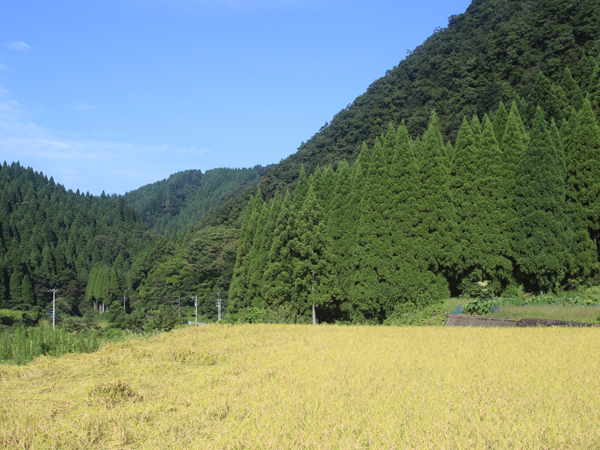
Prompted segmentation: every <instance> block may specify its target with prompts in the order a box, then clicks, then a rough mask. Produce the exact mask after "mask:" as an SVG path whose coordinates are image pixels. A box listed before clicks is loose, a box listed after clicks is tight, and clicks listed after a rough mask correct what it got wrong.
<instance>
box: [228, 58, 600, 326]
mask: <svg viewBox="0 0 600 450" xmlns="http://www.w3.org/2000/svg"><path fill="white" fill-rule="evenodd" d="M594 64H596V62H594ZM599 72H600V70H599V67H598V66H595V69H594V73H595V74H596V75H595V77H596V80H594V81H592V84H591V85H590V89H589V90H588V94H587V96H586V98H585V100H584V101H583V105H582V107H581V108H580V109H579V110H576V109H575V105H576V104H577V103H578V102H579V100H580V98H579V97H580V96H579V95H576V96H574V97H566V99H567V100H568V101H567V103H565V104H564V105H562V106H563V109H562V110H561V109H557V110H556V111H554V114H559V115H560V116H563V112H564V115H565V116H568V120H567V119H565V118H563V119H561V122H560V124H561V126H560V132H559V130H558V127H557V125H556V122H555V117H553V116H552V114H551V113H549V112H548V111H549V110H551V108H552V107H553V106H554V105H555V104H560V102H559V101H557V99H556V98H555V97H554V96H553V95H552V92H553V90H554V88H555V87H552V86H551V88H550V90H549V91H548V92H547V94H548V96H546V97H545V100H544V101H542V102H539V103H538V104H537V105H534V108H535V109H534V111H535V112H534V116H533V119H532V121H531V127H529V126H525V125H524V123H523V120H522V117H521V114H520V111H519V106H518V102H517V101H513V102H512V103H511V106H510V113H508V112H507V110H506V108H505V107H504V104H503V103H500V105H499V107H498V110H497V111H496V114H495V115H494V116H493V117H494V118H493V120H492V119H490V116H488V115H487V114H484V116H483V120H482V121H480V120H479V118H478V116H477V115H474V116H473V117H472V119H471V120H470V121H469V120H467V119H466V118H465V119H463V122H462V125H461V127H460V130H459V133H458V137H457V140H456V143H455V145H454V146H445V145H444V144H443V140H442V135H441V132H440V123H439V120H438V117H437V115H436V113H435V112H433V113H432V114H431V116H430V120H429V125H428V128H427V130H426V131H425V133H424V134H423V135H422V136H419V137H418V138H417V139H415V140H413V139H411V137H410V136H409V133H408V129H407V127H406V125H405V124H404V123H401V124H400V126H399V127H396V126H394V125H392V124H390V125H389V127H388V129H387V132H386V133H385V134H384V135H382V136H381V138H377V139H376V140H375V143H374V145H373V147H372V148H369V147H368V146H366V145H365V146H363V147H362V151H361V153H360V156H359V158H358V160H357V162H356V163H355V164H354V165H353V166H352V167H349V165H348V164H347V163H346V162H341V163H340V164H339V165H338V168H337V170H336V171H335V172H334V171H333V170H332V168H331V166H328V167H327V168H326V169H325V170H321V169H320V168H317V169H316V171H315V172H314V173H313V174H312V175H311V177H310V178H307V176H306V173H305V171H304V169H301V171H300V176H299V178H298V184H297V186H296V191H295V194H294V197H293V198H291V197H290V195H289V193H286V195H285V196H284V197H283V198H282V197H281V196H280V195H276V196H275V197H274V198H273V199H272V200H271V201H270V202H268V203H266V202H265V201H264V200H263V195H262V193H261V191H258V192H257V194H256V195H255V196H254V197H252V199H251V200H250V202H249V204H248V207H247V209H246V213H245V218H244V222H243V226H242V229H241V233H240V241H239V246H238V254H237V259H236V265H235V269H234V276H233V280H232V283H231V290H230V292H229V296H230V309H231V311H233V312H237V311H240V310H243V309H248V308H263V309H264V308H267V309H268V308H279V307H281V306H283V305H285V306H287V307H288V308H290V309H291V312H292V313H294V314H295V315H297V316H298V317H300V318H302V317H304V318H305V320H307V319H308V318H309V317H310V316H311V315H312V310H313V309H314V307H315V306H316V309H317V311H318V314H319V318H320V320H326V321H335V320H351V321H355V322H356V321H358V322H362V321H365V320H366V321H376V322H382V321H385V320H386V319H388V318H390V317H393V316H394V314H396V313H397V311H398V308H399V307H400V306H402V305H404V304H407V303H409V304H411V305H416V306H426V305H428V304H431V303H432V302H435V301H437V300H439V299H443V298H447V297H449V296H450V295H451V293H455V294H456V293H459V292H460V290H461V288H464V286H465V284H468V283H475V282H485V283H486V286H487V289H489V290H490V291H491V292H493V293H494V294H496V295H500V294H502V293H505V294H509V295H510V292H511V291H512V292H515V291H518V290H519V289H520V288H519V287H518V285H522V286H523V287H524V288H525V289H526V290H527V291H529V292H531V291H534V292H537V291H551V290H553V289H557V288H559V287H560V286H564V285H566V284H567V283H569V281H570V280H571V281H576V282H577V283H580V282H582V281H583V282H584V283H585V282H589V281H591V280H592V279H593V278H597V277H598V262H599V255H598V245H597V242H598V237H599V235H600V127H599V125H598V120H597V116H596V114H595V113H594V107H593V106H592V105H593V100H592V99H596V98H598V99H600V77H599V76H598V75H599ZM544 80H545V78H544V76H543V75H542V74H540V76H539V78H538V82H537V83H536V85H535V87H534V90H535V91H537V90H538V89H539V88H540V86H547V85H548V84H547V83H546V81H544ZM572 80H573V79H572V78H570V75H569V72H568V70H566V71H565V77H564V79H563V85H571V84H572ZM576 92H577V91H576ZM538 94H539V93H538ZM530 105H531V103H530V104H528V105H526V106H525V108H526V109H529V107H530ZM597 106H598V103H596V107H597ZM544 108H545V110H544ZM313 305H314V306H313Z"/></svg>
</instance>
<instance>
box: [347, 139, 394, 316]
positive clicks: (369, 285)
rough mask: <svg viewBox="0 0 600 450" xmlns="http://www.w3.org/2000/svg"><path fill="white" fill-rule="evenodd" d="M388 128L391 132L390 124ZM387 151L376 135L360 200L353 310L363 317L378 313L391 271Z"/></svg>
mask: <svg viewBox="0 0 600 450" xmlns="http://www.w3.org/2000/svg"><path fill="white" fill-rule="evenodd" d="M390 132H391V133H393V134H394V135H395V130H394V129H393V128H391V130H390ZM390 140H391V139H390ZM394 140H395V137H394ZM390 154H391V151H389V150H388V149H386V148H385V147H384V146H383V145H382V144H381V141H379V139H376V140H375V145H374V147H373V153H372V155H371V161H370V163H369V168H368V170H367V172H366V176H365V186H364V191H363V196H362V199H361V203H360V208H361V209H360V211H361V214H360V224H359V228H358V237H357V258H358V259H357V264H358V265H357V271H356V279H355V290H354V299H355V308H356V310H357V311H358V312H360V313H361V314H363V315H364V316H365V317H367V318H379V317H380V316H381V314H382V311H381V302H380V301H381V296H380V295H379V290H380V287H381V286H380V285H389V283H390V278H391V275H392V273H391V267H390V264H389V263H390V258H389V253H388V251H389V249H390V247H391V234H390V232H391V226H392V221H391V210H392V208H393V204H392V199H391V196H390V188H389V176H388V174H389V165H388V164H387V160H388V156H389V155H390Z"/></svg>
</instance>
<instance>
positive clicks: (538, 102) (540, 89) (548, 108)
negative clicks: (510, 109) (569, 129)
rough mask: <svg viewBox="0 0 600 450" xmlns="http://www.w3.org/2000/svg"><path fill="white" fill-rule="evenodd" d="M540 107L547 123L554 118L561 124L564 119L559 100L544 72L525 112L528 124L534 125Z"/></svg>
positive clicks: (540, 74)
mask: <svg viewBox="0 0 600 450" xmlns="http://www.w3.org/2000/svg"><path fill="white" fill-rule="evenodd" d="M538 107H540V108H542V111H543V112H544V118H545V119H546V120H547V121H550V119H551V118H554V120H557V121H559V123H560V122H561V121H562V119H563V117H564V116H563V113H562V110H561V109H560V105H559V102H558V99H557V98H556V95H554V92H553V90H552V82H551V81H550V80H548V78H546V77H545V76H544V74H543V73H542V72H540V73H539V74H538V77H537V80H536V82H535V85H534V86H533V89H532V91H531V93H530V94H529V99H528V102H527V110H526V112H525V118H526V123H528V124H529V123H532V122H531V121H532V120H533V117H534V115H535V112H536V108H538Z"/></svg>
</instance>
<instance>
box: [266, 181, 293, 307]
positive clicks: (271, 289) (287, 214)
mask: <svg viewBox="0 0 600 450" xmlns="http://www.w3.org/2000/svg"><path fill="white" fill-rule="evenodd" d="M291 206H292V201H291V198H290V194H289V192H286V194H285V197H284V199H283V203H282V205H281V209H280V211H279V215H278V216H277V220H276V221H275V230H274V232H273V244H272V245H271V249H270V250H269V261H268V264H267V270H266V271H265V280H264V284H263V298H264V300H265V303H266V304H267V306H279V305H285V304H291V303H292V302H293V300H294V292H295V291H294V289H293V286H294V261H293V257H292V254H291V253H290V245H291V244H290V242H291V241H292V240H294V239H295V238H296V235H297V230H296V228H295V217H294V214H292V212H293V211H292V208H291Z"/></svg>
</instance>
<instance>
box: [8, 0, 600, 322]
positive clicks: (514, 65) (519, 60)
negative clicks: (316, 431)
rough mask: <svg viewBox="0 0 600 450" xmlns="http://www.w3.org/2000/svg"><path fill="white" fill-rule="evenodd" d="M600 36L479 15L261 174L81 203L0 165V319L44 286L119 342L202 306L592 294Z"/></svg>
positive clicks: (207, 311) (589, 4)
mask: <svg viewBox="0 0 600 450" xmlns="http://www.w3.org/2000/svg"><path fill="white" fill-rule="evenodd" d="M598 23H600V4H598V2H595V1H591V0H578V1H566V0H534V1H509V0H475V1H473V3H472V5H471V6H470V7H469V8H468V9H467V11H466V12H465V13H464V14H461V15H458V16H452V17H450V18H449V23H448V27H447V28H443V29H438V30H436V31H435V32H434V34H433V35H432V36H431V37H430V38H429V39H428V40H427V41H426V42H424V43H423V44H422V45H421V46H419V47H418V48H417V49H415V50H414V51H413V52H412V54H410V55H409V56H408V57H407V58H406V59H405V60H403V61H401V62H400V63H399V64H398V66H397V67H394V68H393V69H391V70H390V71H388V73H387V74H386V75H385V76H384V77H383V78H381V79H379V80H377V81H375V82H374V83H373V84H372V85H371V86H370V87H369V88H368V89H367V91H366V92H365V93H364V94H363V95H361V96H360V97H358V98H357V99H356V100H355V101H354V102H353V103H352V104H350V105H349V106H348V107H347V108H346V109H344V110H342V111H341V112H340V113H339V114H337V115H336V116H335V117H334V118H333V120H332V121H331V123H330V124H327V125H326V126H325V127H323V128H322V129H321V130H320V131H319V132H318V133H316V134H315V135H314V136H313V137H312V138H311V139H310V140H309V141H308V142H306V143H303V144H302V145H301V146H300V148H299V150H298V152H296V153H295V154H293V155H291V156H290V157H288V158H287V159H285V160H284V161H282V162H280V163H279V164H277V165H273V166H269V167H267V168H263V167H260V166H256V167H254V168H252V169H215V170H213V171H207V172H206V173H204V174H202V173H201V172H200V171H196V170H188V171H184V172H180V173H177V174H174V175H172V176H171V177H170V178H169V179H167V180H163V181H160V182H157V183H154V184H151V185H148V186H144V187H142V188H140V189H138V190H136V191H133V192H130V193H127V194H126V195H125V196H123V197H117V196H110V197H107V196H105V195H102V196H100V197H94V196H90V195H89V194H88V195H83V194H80V193H79V192H76V193H74V192H71V191H66V190H65V189H64V188H63V187H62V186H60V185H58V184H55V183H54V181H53V179H52V178H50V179H48V178H47V177H46V176H44V175H42V174H38V173H36V172H34V171H33V170H32V169H30V168H27V169H25V168H23V167H21V166H20V165H19V164H18V163H14V164H12V165H7V164H4V165H3V166H2V168H1V169H0V227H1V228H0V275H1V276H0V302H1V305H2V306H1V307H2V308H13V309H19V310H24V311H34V310H35V308H37V311H38V312H39V310H40V308H45V307H47V305H48V299H49V296H48V293H47V292H46V291H47V289H48V288H50V287H59V288H60V289H61V290H62V292H63V294H64V295H63V300H65V301H66V303H67V304H68V306H69V308H70V310H71V311H72V312H73V313H75V314H84V313H85V312H86V311H90V310H93V309H95V310H99V311H100V310H104V308H106V310H108V311H109V315H110V317H111V320H114V321H115V323H116V322H118V323H120V324H122V325H120V326H122V327H126V326H129V325H127V324H135V323H137V322H136V320H137V319H136V320H133V319H131V317H133V313H136V312H150V311H154V312H156V311H160V310H161V308H162V309H163V310H164V309H165V308H166V309H171V308H172V307H173V305H174V302H175V301H177V302H178V303H181V302H184V303H185V304H186V305H187V306H190V305H191V304H192V303H191V300H190V297H193V296H198V297H199V303H200V306H199V312H200V313H201V314H203V315H204V316H205V317H207V318H214V315H215V313H216V311H215V308H214V299H215V298H216V296H217V295H220V296H221V298H222V299H223V301H224V305H225V307H226V308H227V310H228V311H229V312H230V313H231V315H232V316H233V315H235V314H237V315H238V316H239V317H250V316H252V315H254V316H256V314H259V313H260V312H261V311H263V312H264V311H269V314H271V315H272V316H277V317H279V318H283V317H285V318H286V319H285V320H294V321H300V322H302V321H309V320H310V318H311V315H312V310H313V305H314V308H315V309H316V311H317V315H318V319H319V320H320V321H330V322H333V321H345V322H355V323H357V322H359V323H360V322H363V323H364V322H365V321H367V322H372V323H374V322H378V323H381V322H385V321H386V320H389V319H390V317H393V316H394V315H395V314H397V313H398V311H399V308H401V307H402V306H403V305H408V304H410V305H413V306H415V307H423V306H426V305H429V304H431V303H433V302H435V301H437V300H438V299H440V298H443V297H447V296H449V295H455V294H458V293H460V292H461V291H462V290H463V289H464V287H465V285H467V284H469V283H473V282H476V281H486V282H487V283H489V289H490V290H491V291H493V292H494V293H495V294H497V295H500V294H507V293H510V292H514V291H515V290H519V289H525V290H528V291H540V290H541V291H549V290H556V289H562V288H565V287H568V286H574V285H578V284H589V283H594V282H596V281H597V278H598V264H599V258H598V248H597V241H598V236H599V234H600V200H599V198H600V182H599V180H600V167H599V164H600V131H599V128H598V118H599V117H600V60H599V59H598V58H599V55H600V27H598V25H597V24H598ZM155 233H156V234H155ZM160 235H163V236H160ZM124 296H125V297H126V298H127V299H128V301H129V303H128V304H127V307H124V304H123V297H124ZM182 299H183V300H182ZM117 306H118V308H117ZM117 311H120V312H119V313H118V314H117ZM32 314H33V313H32ZM152 314H154V313H152ZM125 316H127V318H128V319H127V320H125ZM254 316H253V317H254ZM128 320H129V321H128Z"/></svg>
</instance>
